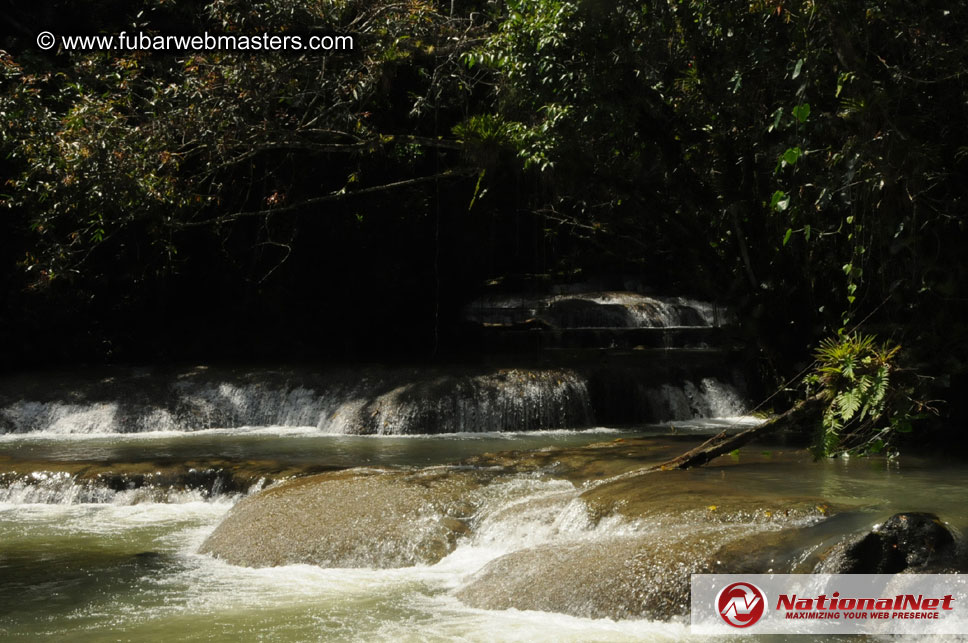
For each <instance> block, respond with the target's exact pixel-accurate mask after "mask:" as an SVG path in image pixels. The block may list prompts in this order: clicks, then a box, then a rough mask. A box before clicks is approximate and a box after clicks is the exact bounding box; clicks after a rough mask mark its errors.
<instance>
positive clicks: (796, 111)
mask: <svg viewBox="0 0 968 643" xmlns="http://www.w3.org/2000/svg"><path fill="white" fill-rule="evenodd" d="M793 116H794V117H796V119H797V120H798V121H800V122H801V123H805V122H806V121H807V118H809V117H810V103H803V104H802V105H797V106H796V107H794V108H793Z"/></svg>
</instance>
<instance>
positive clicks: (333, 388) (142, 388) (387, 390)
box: [0, 292, 746, 435]
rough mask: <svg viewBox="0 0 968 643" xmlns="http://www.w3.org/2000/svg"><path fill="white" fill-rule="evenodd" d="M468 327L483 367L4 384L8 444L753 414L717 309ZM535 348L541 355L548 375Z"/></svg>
mask: <svg viewBox="0 0 968 643" xmlns="http://www.w3.org/2000/svg"><path fill="white" fill-rule="evenodd" d="M466 318H467V323H468V324H470V325H472V326H476V327H477V329H478V330H479V331H480V332H481V335H480V337H481V338H483V340H484V344H485V345H484V346H483V347H482V351H481V352H482V353H483V354H484V355H486V356H487V359H485V360H484V363H483V364H479V365H476V366H467V365H461V366H454V367H447V366H433V367H431V366H428V367H420V368H404V367H390V368H386V367H376V366H371V367H354V368H349V367H347V368H331V367H330V368H325V369H309V368H299V369H293V368H282V369H249V370H242V369H224V368H207V367H196V368H191V369H183V370H177V369H176V370H161V369H135V368H116V369H107V370H104V371H102V372H99V373H89V372H88V373H84V374H76V373H67V374H61V375H54V374H39V375H38V376H37V377H36V378H34V381H31V378H30V377H25V376H18V377H17V378H15V379H9V380H6V381H0V433H8V434H9V433H53V434H69V433H78V434H95V433H135V432H137V433H140V432H149V431H196V430H204V429H216V428H236V427H251V426H299V427H316V428H317V429H319V430H320V431H321V432H326V433H336V434H391V435H405V434H438V433H464V432H502V431H535V430H542V429H562V428H583V427H590V426H595V425H617V424H634V423H657V422H666V421H676V420H687V419H692V418H707V417H730V416H738V415H741V414H742V413H743V412H744V410H745V408H746V404H745V401H744V399H743V393H744V386H743V377H742V372H741V369H738V368H735V367H734V366H733V365H732V364H731V360H730V359H728V357H729V355H730V353H729V347H728V346H726V345H725V343H726V340H725V339H724V337H725V335H724V333H726V332H727V330H728V322H729V315H728V313H727V312H726V311H723V310H721V309H718V308H716V307H715V306H712V305H710V304H705V303H702V302H697V301H693V300H688V299H683V298H666V299H661V298H655V297H649V296H645V295H639V294H635V293H617V292H591V293H589V292H585V293H571V294H567V295H552V296H544V297H539V298H534V299H524V298H520V297H518V298H513V297H511V298H509V297H504V298H491V299H487V300H480V301H478V302H475V303H472V304H471V305H470V306H468V308H467V311H466ZM536 320H537V321H536ZM539 322H540V323H539ZM523 328H527V329H528V330H522V329H523ZM717 342H719V343H718V344H717ZM497 345H501V346H502V347H503V349H504V350H503V351H502V350H494V348H495V346H497ZM529 346H530V347H532V348H537V349H538V350H539V351H540V352H541V353H542V354H541V355H540V356H539V360H538V363H537V364H535V362H534V360H531V359H529V349H528V348H527V347H529ZM522 347H524V350H522ZM659 347H661V348H659ZM569 349H577V351H578V353H583V354H576V353H575V352H574V351H572V352H569ZM589 349H591V353H589ZM626 349H631V350H626ZM634 349H638V350H634ZM509 353H510V354H509ZM546 355H552V356H553V358H552V359H550V360H549V359H548V358H547V357H546ZM616 355H618V356H624V359H613V357H615V356H616ZM630 356H631V357H630ZM508 363H510V364H511V365H507V364H508Z"/></svg>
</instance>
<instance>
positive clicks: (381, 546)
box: [199, 469, 479, 568]
mask: <svg viewBox="0 0 968 643" xmlns="http://www.w3.org/2000/svg"><path fill="white" fill-rule="evenodd" d="M478 484H479V481H478V479H477V478H476V477H475V476H474V474H472V473H469V472H456V471H451V470H446V469H427V470H424V471H421V472H419V473H405V472H399V471H397V472H380V471H365V470H350V471H344V472H339V473H328V474H321V475H316V476H309V477H305V478H298V479H295V480H291V481H289V482H285V483H282V484H280V485H277V486H274V487H270V488H268V489H266V490H265V491H263V492H261V493H258V494H256V495H254V496H249V497H248V498H245V499H244V500H242V501H241V502H240V503H239V504H238V505H236V506H235V507H234V508H233V509H232V511H231V512H230V513H229V514H228V516H226V518H225V519H224V520H223V521H222V522H221V523H220V524H219V526H218V527H216V529H215V531H214V532H212V534H211V535H210V536H209V537H208V538H207V539H206V540H205V542H204V543H202V546H201V548H200V549H199V552H200V553H204V554H211V555H213V556H215V557H217V558H220V559H222V560H225V561H227V562H229V563H232V564H235V565H244V566H249V567H273V566H277V565H291V564H298V563H305V564H311V565H318V566H320V567H376V568H390V567H407V566H412V565H417V564H432V563H435V562H437V561H439V560H440V559H441V558H443V557H444V556H446V555H447V554H448V553H450V551H452V550H453V548H454V546H455V542H456V540H457V538H458V537H459V536H461V535H463V534H464V533H466V530H467V526H466V523H465V519H466V518H467V517H469V516H470V515H471V513H472V512H473V509H474V508H473V505H472V503H471V501H470V500H468V499H467V498H468V497H469V496H468V493H469V492H470V491H472V490H473V489H474V488H476V487H477V486H478Z"/></svg>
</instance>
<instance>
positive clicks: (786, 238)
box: [783, 228, 793, 245]
mask: <svg viewBox="0 0 968 643" xmlns="http://www.w3.org/2000/svg"><path fill="white" fill-rule="evenodd" d="M792 236H793V228H787V231H786V234H785V235H783V245H786V244H788V243H789V242H790V237H792Z"/></svg>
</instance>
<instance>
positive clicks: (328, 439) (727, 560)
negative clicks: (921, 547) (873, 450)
mask: <svg viewBox="0 0 968 643" xmlns="http://www.w3.org/2000/svg"><path fill="white" fill-rule="evenodd" d="M467 318H468V319H469V320H470V321H472V322H474V323H476V324H479V326H480V328H481V329H483V331H486V332H484V334H482V335H481V336H480V340H481V342H482V344H481V346H482V351H485V352H486V351H490V350H491V348H492V347H497V348H498V349H501V348H507V347H509V346H510V347H512V348H513V349H514V350H516V351H519V352H520V351H524V352H528V351H538V352H537V353H535V354H533V355H531V356H530V358H529V359H530V362H529V363H525V364H522V365H519V366H517V367H513V368H504V367H501V368H498V367H492V366H489V365H488V364H486V363H477V364H473V365H462V366H454V367H442V366H440V367H422V368H404V367H394V368H378V367H359V366H352V367H344V368H328V369H323V370H311V369H306V368H276V369H266V368H263V369H245V370H243V369H215V368H204V367H197V368H190V369H174V370H172V369H168V370H163V369H131V368H128V369H120V368H114V369H106V370H100V371H98V370H90V369H89V370H86V371H84V372H65V373H42V374H20V375H17V376H15V377H8V378H6V379H0V638H2V639H3V640H32V639H40V638H44V639H47V638H54V639H60V640H71V641H101V640H152V641H154V640H164V641H178V640H192V641H196V640H208V641H222V640H224V641H237V640H272V641H290V640H291V641H307V640H314V641H315V640H322V641H451V640H463V641H556V642H557V641H655V640H668V641H679V640H692V638H693V637H692V636H691V635H690V633H689V627H688V623H687V621H686V611H685V605H686V604H687V599H688V578H689V574H690V573H692V572H701V571H771V570H772V571H775V572H809V571H812V570H813V569H814V566H815V565H816V564H817V563H818V561H820V560H821V559H823V557H824V555H825V552H826V551H829V549H830V547H831V546H833V545H835V544H836V543H838V542H840V541H841V540H842V539H843V538H844V537H845V536H847V535H850V534H854V533H858V532H863V531H865V530H869V529H870V527H871V525H873V524H875V523H877V522H878V521H883V520H884V519H886V518H888V517H889V516H891V515H892V514H894V513H896V512H900V511H922V512H933V513H936V514H937V515H938V516H939V517H940V518H941V520H942V521H944V522H945V523H946V525H947V526H948V528H949V529H950V530H952V531H953V532H954V533H955V535H956V536H957V537H959V538H960V535H961V534H962V533H964V531H965V529H966V528H968V497H966V495H965V494H964V493H963V490H964V488H965V487H966V485H968V468H966V467H965V466H963V465H954V464H945V463H944V462H941V461H938V460H924V459H919V458H917V457H910V456H908V457H903V458H901V459H899V460H894V461H888V460H885V459H871V460H856V459H855V460H837V461H827V462H812V461H811V460H810V458H809V457H808V456H807V455H806V454H805V453H804V452H803V451H802V450H798V449H793V448H790V447H787V446H784V445H783V444H759V445H754V446H748V447H746V448H743V449H741V450H740V451H739V452H737V453H733V454H731V455H728V456H723V457H720V458H719V459H717V460H716V461H714V462H713V463H710V464H709V465H708V466H706V467H703V468H699V469H693V470H689V471H670V472H661V473H642V472H641V470H642V469H643V468H644V467H647V466H648V465H651V464H656V463H659V462H662V461H664V460H666V459H668V458H671V457H674V456H676V455H678V454H680V453H681V452H683V451H685V450H686V449H688V448H691V447H692V446H695V445H697V444H698V443H699V442H701V441H702V440H703V439H704V437H705V436H708V435H711V434H714V433H718V432H720V431H721V430H724V429H726V430H740V429H742V428H744V427H748V426H751V425H753V424H756V423H757V422H759V420H757V419H755V418H750V417H746V416H745V415H744V414H745V413H746V412H747V410H748V402H747V401H746V399H745V393H744V386H743V378H742V374H741V373H739V372H738V371H737V369H735V368H731V367H729V366H728V364H729V363H730V357H729V356H730V352H729V350H728V349H723V348H722V347H716V346H710V342H715V341H722V335H721V334H716V333H717V332H719V331H720V330H722V328H720V326H721V325H722V324H724V323H726V324H728V323H730V317H729V315H728V314H727V313H725V312H724V311H722V310H719V309H717V308H715V307H712V306H709V305H707V304H702V303H701V302H695V301H692V300H687V299H682V298H666V299H660V298H653V297H646V296H643V295H637V294H634V293H624V292H619V293H616V292H601V293H571V294H569V293H559V294H552V295H548V296H544V297H538V298H532V299H522V298H508V297H503V298H502V297H495V298H490V299H483V300H481V301H478V302H475V304H473V305H471V306H470V307H469V310H468V312H467ZM535 329H538V331H537V332H535ZM483 331H482V332H483ZM489 342H490V343H489ZM603 342H607V344H603ZM599 346H607V347H608V349H607V350H608V351H609V353H608V355H605V352H604V349H602V348H599ZM575 351H578V352H577V353H576V352H575ZM549 356H550V357H549ZM562 356H567V359H566V358H564V357H562ZM605 357H608V358H609V359H608V360H605V359H604V358H605ZM613 358H614V359H613ZM512 361H514V360H512ZM526 361H527V360H526ZM233 563H237V564H233Z"/></svg>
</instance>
